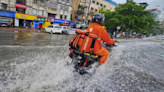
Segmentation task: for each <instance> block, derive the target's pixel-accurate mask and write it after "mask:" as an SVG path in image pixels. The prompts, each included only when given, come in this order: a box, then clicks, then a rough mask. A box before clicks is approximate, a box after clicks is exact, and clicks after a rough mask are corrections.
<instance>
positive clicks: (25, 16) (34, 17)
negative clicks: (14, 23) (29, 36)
mask: <svg viewBox="0 0 164 92" xmlns="http://www.w3.org/2000/svg"><path fill="white" fill-rule="evenodd" d="M15 17H16V18H17V19H25V20H35V19H37V17H36V16H33V15H27V14H21V13H16V15H15Z"/></svg>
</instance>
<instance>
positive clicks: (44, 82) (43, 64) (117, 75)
mask: <svg viewBox="0 0 164 92" xmlns="http://www.w3.org/2000/svg"><path fill="white" fill-rule="evenodd" d="M71 37H72V35H63V34H53V35H51V34H49V33H38V32H19V31H0V92H164V77H163V76H164V70H163V69H164V42H163V41H154V40H153V39H118V41H120V44H119V45H118V46H117V47H114V48H113V49H112V52H110V56H109V58H108V60H107V62H106V63H105V64H104V65H101V66H100V67H99V68H97V70H96V72H95V74H93V75H84V76H81V75H79V74H78V73H76V72H73V67H71V66H68V65H67V64H66V63H67V62H70V61H71V59H70V58H69V57H68V53H69V50H68V48H69V47H68V41H69V39H70V38H71Z"/></svg>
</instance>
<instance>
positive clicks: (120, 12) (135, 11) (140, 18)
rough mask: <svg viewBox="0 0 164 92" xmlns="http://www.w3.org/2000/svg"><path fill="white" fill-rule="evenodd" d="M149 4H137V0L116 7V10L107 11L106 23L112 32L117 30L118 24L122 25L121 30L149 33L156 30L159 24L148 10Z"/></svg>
mask: <svg viewBox="0 0 164 92" xmlns="http://www.w3.org/2000/svg"><path fill="white" fill-rule="evenodd" d="M146 7H147V5H146V6H143V5H137V4H136V3H135V2H131V1H130V2H127V3H125V4H120V5H119V6H118V7H116V9H115V11H114V12H105V23H104V26H106V27H107V29H108V30H110V32H113V31H116V30H117V29H116V27H117V26H121V31H125V32H137V33H139V32H141V33H147V34H149V33H150V32H149V31H150V30H155V28H156V26H158V25H159V23H158V22H155V21H154V19H153V17H152V16H151V13H150V11H146V10H145V9H146Z"/></svg>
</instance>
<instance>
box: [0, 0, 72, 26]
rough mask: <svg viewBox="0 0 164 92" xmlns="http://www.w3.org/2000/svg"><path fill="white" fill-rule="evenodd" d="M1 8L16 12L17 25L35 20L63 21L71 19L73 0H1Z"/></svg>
mask: <svg viewBox="0 0 164 92" xmlns="http://www.w3.org/2000/svg"><path fill="white" fill-rule="evenodd" d="M0 9H1V10H3V11H12V12H15V23H16V24H15V26H20V25H19V24H22V25H21V26H23V25H24V26H25V22H30V25H32V24H33V21H36V22H37V21H38V22H39V21H42V22H43V23H44V22H51V23H55V22H56V23H63V21H65V20H68V21H69V20H70V19H71V11H72V0H0ZM0 16H1V15H0ZM55 19H59V20H57V21H55ZM51 20H53V21H51ZM59 21H60V22H59ZM40 23H41V22H40ZM66 23H67V21H66Z"/></svg>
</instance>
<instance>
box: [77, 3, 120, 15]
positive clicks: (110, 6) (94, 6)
mask: <svg viewBox="0 0 164 92" xmlns="http://www.w3.org/2000/svg"><path fill="white" fill-rule="evenodd" d="M89 1H90V2H89ZM79 2H80V5H82V6H86V7H89V10H88V12H92V13H98V11H99V7H103V6H104V8H105V9H106V10H107V9H108V10H111V11H114V10H115V7H117V6H118V4H117V3H115V2H114V1H112V0H80V1H79ZM86 11H87V8H85V9H84V12H86Z"/></svg>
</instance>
